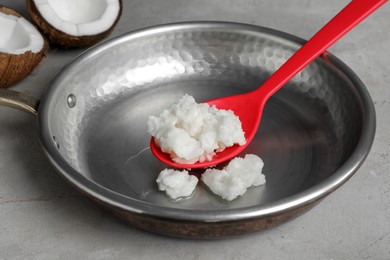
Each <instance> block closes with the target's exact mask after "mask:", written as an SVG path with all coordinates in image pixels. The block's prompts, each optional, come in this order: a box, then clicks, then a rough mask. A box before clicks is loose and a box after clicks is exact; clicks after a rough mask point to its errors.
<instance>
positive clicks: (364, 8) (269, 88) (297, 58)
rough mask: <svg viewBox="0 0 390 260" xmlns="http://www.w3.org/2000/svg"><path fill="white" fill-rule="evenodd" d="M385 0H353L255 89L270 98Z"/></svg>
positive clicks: (263, 96) (262, 96)
mask: <svg viewBox="0 0 390 260" xmlns="http://www.w3.org/2000/svg"><path fill="white" fill-rule="evenodd" d="M386 1H387V0H353V1H352V2H350V3H349V4H348V5H347V6H346V7H345V8H344V9H343V10H341V11H340V12H339V13H338V14H337V15H336V16H335V17H334V18H333V19H332V20H330V21H329V22H328V23H327V24H326V25H325V26H324V27H323V28H322V29H321V30H320V31H319V32H317V33H316V34H315V35H314V36H313V37H312V38H311V39H310V40H309V41H307V42H306V43H305V44H304V45H303V46H302V47H301V48H300V49H299V50H298V51H297V52H296V53H295V54H294V55H293V56H291V58H290V59H288V60H287V61H286V62H285V63H284V64H283V65H282V66H281V67H280V68H279V69H278V70H277V71H276V72H275V73H273V74H272V76H271V77H270V78H268V79H267V81H266V82H265V83H264V84H263V85H261V87H259V88H258V89H257V90H255V91H254V92H257V94H258V95H259V96H260V97H261V98H265V100H267V99H268V98H269V97H270V96H272V94H274V93H275V92H276V91H277V90H279V89H280V88H281V87H282V86H283V85H284V84H286V83H287V82H288V81H289V80H290V79H291V78H292V77H294V76H295V75H296V74H297V73H298V72H300V71H301V70H302V69H303V68H304V67H305V66H306V65H308V64H309V63H310V62H312V61H313V60H314V59H315V58H317V57H318V56H320V55H321V54H322V53H323V52H325V51H326V49H327V48H329V47H330V46H331V45H332V44H333V43H335V42H336V41H337V40H338V39H339V38H341V37H342V36H343V35H344V34H346V33H347V32H348V31H350V30H351V29H352V28H353V27H355V26H356V25H357V24H358V23H359V22H361V21H362V20H363V19H364V18H366V17H367V16H368V15H370V14H371V13H373V12H374V11H375V10H376V9H377V8H379V7H380V6H381V5H383V4H384V3H385V2H386Z"/></svg>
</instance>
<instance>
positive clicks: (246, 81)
mask: <svg viewBox="0 0 390 260" xmlns="http://www.w3.org/2000/svg"><path fill="white" fill-rule="evenodd" d="M303 43H304V40H302V39H299V38H297V37H295V36H292V35H289V34H286V33H283V32H279V31H275V30H272V29H268V28H263V27H259V26H252V25H245V24H236V23H226V22H195V23H180V24H170V25H163V26H157V27H152V28H147V29H143V30H139V31H135V32H131V33H128V34H125V35H123V36H120V37H117V38H114V39H112V40H109V41H107V42H104V43H102V44H100V45H98V46H96V47H93V48H92V49H90V50H88V51H87V52H85V53H84V54H82V55H81V56H79V57H78V58H76V59H75V60H74V61H73V62H72V63H70V64H69V65H68V66H66V67H65V68H64V69H63V70H62V71H61V72H60V73H59V75H58V76H57V77H56V78H55V79H54V80H53V82H52V83H51V84H50V86H49V87H48V88H47V90H46V92H45V93H44V95H43V97H42V99H41V101H40V102H38V101H37V100H35V99H33V98H31V97H26V96H24V95H22V94H20V93H16V92H12V91H10V90H1V92H0V95H1V96H2V97H1V98H0V103H2V104H5V105H10V106H14V107H17V108H20V109H23V110H25V111H28V112H31V113H33V114H36V115H37V120H38V125H39V138H40V141H41V144H42V147H43V149H44V150H45V152H46V154H47V156H48V158H49V159H50V161H51V162H52V163H53V165H54V166H55V167H56V168H57V169H58V171H59V173H60V174H61V175H62V176H63V177H64V178H65V179H66V180H67V181H68V182H69V183H70V184H72V185H73V186H74V187H76V188H77V189H78V190H80V191H81V192H82V193H84V194H85V195H87V196H88V197H89V198H91V199H92V200H94V201H95V202H97V203H98V204H100V205H102V206H103V207H105V208H107V209H108V210H110V211H112V212H113V213H114V214H115V215H118V216H120V217H121V218H124V219H126V220H127V221H129V222H130V223H131V224H132V225H134V226H136V227H138V228H141V229H144V230H148V231H151V232H155V233H160V234H165V235H170V236H177V237H185V238H223V237H229V236H235V235H240V234H244V233H248V232H253V231H257V230H261V229H264V228H268V227H271V226H274V225H276V224H279V223H282V222H284V221H287V220H289V219H291V218H293V217H296V216H298V215H299V214H301V213H303V212H305V211H307V210H308V209H310V208H311V207H313V206H314V205H316V204H317V203H318V202H320V201H321V200H322V199H323V198H324V197H326V196H327V195H328V194H330V193H331V192H332V191H334V190H335V189H337V188H338V187H340V186H341V185H342V184H343V183H344V182H345V181H347V180H348V178H350V177H351V176H352V175H353V174H354V173H355V172H356V170H357V169H358V168H359V166H360V165H361V164H362V163H363V161H364V159H365V158H366V156H367V154H368V152H369V150H370V147H371V145H372V142H373V139H374V135H375V111H374V106H373V103H372V100H371V98H370V96H369V94H368V92H367V90H366V88H365V87H364V85H363V83H362V82H361V81H360V80H359V78H358V77H357V76H356V75H355V74H354V73H353V72H352V71H351V70H350V69H349V68H348V67H347V66H346V65H345V64H344V63H343V62H341V61H340V60H339V59H337V58H336V57H335V56H333V55H332V54H329V53H325V54H323V55H322V56H321V57H320V58H318V59H317V60H316V61H315V62H313V63H312V64H310V65H309V66H308V67H307V68H306V69H305V70H304V71H302V72H301V73H300V74H299V75H297V76H296V77H295V78H294V79H292V80H291V81H290V82H289V83H288V84H287V85H286V86H285V87H284V88H282V89H281V90H280V91H279V92H278V93H277V94H276V95H275V96H274V97H272V98H271V99H270V100H269V102H268V103H267V105H266V108H265V111H264V115H263V119H262V123H261V126H260V129H259V131H258V133H257V135H256V137H255V139H254V141H253V143H252V144H251V145H250V146H249V147H248V149H247V150H245V153H255V154H258V155H259V156H260V157H261V158H262V159H263V160H264V162H265V167H264V174H265V175H266V179H267V183H266V185H265V186H261V187H256V188H252V189H250V190H249V191H248V192H247V193H246V194H245V195H244V196H242V197H240V198H238V199H236V200H234V201H232V202H225V201H222V200H220V199H219V198H218V197H216V196H214V195H212V194H211V193H210V192H209V191H208V190H207V189H206V188H205V187H203V186H202V184H199V185H198V187H197V189H196V191H195V193H194V194H193V196H192V197H191V198H188V199H182V200H179V201H173V200H171V199H169V198H168V197H167V196H166V195H164V194H163V193H161V192H160V191H158V189H157V186H156V183H155V179H156V177H157V175H158V173H159V172H160V171H161V170H163V169H164V168H165V165H163V164H162V163H160V162H159V161H158V160H156V159H155V158H154V157H153V155H152V154H151V152H150V150H149V140H150V139H149V138H150V137H149V135H148V134H147V133H146V120H147V117H148V116H149V115H150V114H157V113H159V111H161V110H162V109H163V108H166V107H167V106H169V105H170V104H171V103H172V102H174V101H175V100H176V99H178V98H180V97H181V96H183V95H184V94H185V93H188V94H190V95H193V96H194V97H195V98H196V99H197V101H199V102H201V101H203V100H208V99H211V98H215V97H219V96H225V95H230V94H237V93H242V92H247V91H249V90H251V89H254V88H256V87H257V86H259V85H261V83H262V82H263V81H264V80H265V79H266V78H267V77H268V76H269V75H270V74H271V73H272V72H273V71H275V69H276V68H278V67H279V66H280V65H281V64H282V63H283V62H284V61H285V60H286V59H287V58H288V57H290V56H291V54H292V53H293V52H295V51H296V50H297V49H298V48H299V47H300V46H301V45H302V44H303ZM362 66H364V64H363V65H362ZM248 113H251V111H248ZM192 173H193V174H196V175H197V174H200V172H199V171H196V172H195V171H194V172H192Z"/></svg>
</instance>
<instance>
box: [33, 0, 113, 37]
mask: <svg viewBox="0 0 390 260" xmlns="http://www.w3.org/2000/svg"><path fill="white" fill-rule="evenodd" d="M34 2H35V5H36V7H37V9H38V10H39V12H40V13H41V14H42V16H43V17H44V18H45V20H46V21H48V22H49V23H50V24H51V25H52V26H54V27H55V28H56V29H58V30H60V31H62V32H64V33H66V34H69V35H73V36H85V35H95V34H98V33H101V32H104V31H106V30H108V29H109V28H110V27H111V26H112V25H113V24H114V22H115V20H116V19H117V17H118V14H119V11H120V4H119V1H114V0H82V1H81V0H66V1H64V0H35V1H34Z"/></svg>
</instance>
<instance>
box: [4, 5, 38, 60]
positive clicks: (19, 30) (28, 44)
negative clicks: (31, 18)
mask: <svg viewBox="0 0 390 260" xmlns="http://www.w3.org/2000/svg"><path fill="white" fill-rule="evenodd" d="M0 26H1V28H0V29H1V37H0V52H3V53H8V54H16V55H18V54H23V53H25V52H27V51H31V52H33V53H38V52H40V51H41V50H42V48H43V45H44V40H43V37H42V36H41V34H40V33H39V32H38V31H37V29H35V27H34V26H33V25H32V24H31V23H30V22H28V21H27V20H26V19H25V18H23V17H15V16H13V15H8V14H4V13H1V12H0Z"/></svg>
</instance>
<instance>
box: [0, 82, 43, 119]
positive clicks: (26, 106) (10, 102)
mask: <svg viewBox="0 0 390 260" xmlns="http://www.w3.org/2000/svg"><path fill="white" fill-rule="evenodd" d="M0 106H8V107H13V108H16V109H19V110H21V111H24V112H28V113H31V114H33V115H35V116H36V115H37V114H38V106H39V100H38V99H36V98H34V97H32V96H29V95H26V94H23V93H20V92H17V91H14V90H10V89H0Z"/></svg>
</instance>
